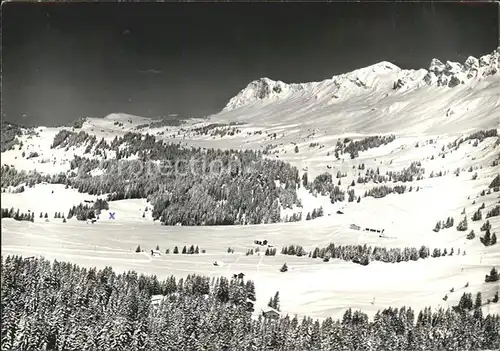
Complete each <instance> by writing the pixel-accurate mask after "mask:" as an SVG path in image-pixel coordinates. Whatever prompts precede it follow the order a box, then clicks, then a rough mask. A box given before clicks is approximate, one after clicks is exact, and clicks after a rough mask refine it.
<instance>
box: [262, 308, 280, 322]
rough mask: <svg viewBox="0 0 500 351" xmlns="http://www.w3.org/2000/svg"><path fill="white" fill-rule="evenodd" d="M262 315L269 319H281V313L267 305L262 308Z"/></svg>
mask: <svg viewBox="0 0 500 351" xmlns="http://www.w3.org/2000/svg"><path fill="white" fill-rule="evenodd" d="M262 316H263V317H264V318H268V319H279V318H280V313H279V311H277V310H275V309H274V308H272V307H269V306H266V307H265V308H263V309H262Z"/></svg>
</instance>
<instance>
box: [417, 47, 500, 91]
mask: <svg viewBox="0 0 500 351" xmlns="http://www.w3.org/2000/svg"><path fill="white" fill-rule="evenodd" d="M499 59H500V48H498V49H497V50H495V51H493V52H492V53H491V54H487V55H484V56H481V57H480V58H479V59H477V58H475V57H472V56H470V57H468V58H467V60H465V63H464V64H461V63H458V62H451V61H446V63H443V62H441V61H440V60H438V59H433V60H432V61H431V65H430V67H429V71H428V72H427V74H426V75H425V77H424V80H425V82H426V83H427V84H428V85H437V86H447V87H449V88H453V87H455V86H457V85H459V84H465V83H466V82H467V81H469V80H471V79H481V78H485V77H488V76H491V75H494V74H497V73H498V71H499V70H500V60H499Z"/></svg>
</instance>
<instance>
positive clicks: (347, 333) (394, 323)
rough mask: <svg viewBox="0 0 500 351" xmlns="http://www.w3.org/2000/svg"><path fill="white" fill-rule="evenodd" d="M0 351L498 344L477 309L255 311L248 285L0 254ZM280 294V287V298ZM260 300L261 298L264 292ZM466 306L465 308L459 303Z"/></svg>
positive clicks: (489, 318) (494, 321) (499, 325)
mask: <svg viewBox="0 0 500 351" xmlns="http://www.w3.org/2000/svg"><path fill="white" fill-rule="evenodd" d="M1 263H2V270H1V278H2V285H1V304H2V312H1V313H2V326H1V330H2V332H1V341H2V346H1V349H2V350H23V351H27V350H79V351H85V350H103V351H104V350H106V351H108V350H175V351H177V350H297V351H304V350H377V351H378V350H380V351H391V350H412V351H413V350H415V351H418V350H422V351H423V350H425V351H428V350H464V351H465V350H481V349H489V350H493V349H498V348H499V347H500V334H499V331H500V317H499V316H498V315H483V313H482V312H481V311H480V309H475V308H474V306H472V305H471V304H469V305H471V306H466V307H467V308H460V305H459V306H457V308H453V309H447V310H443V309H431V308H430V307H429V308H426V309H424V310H423V311H420V312H418V313H417V311H414V310H412V309H411V308H409V307H401V308H387V309H385V310H383V311H379V312H377V313H376V315H375V317H374V318H373V320H370V319H369V318H368V316H367V315H366V314H364V313H362V312H360V311H352V310H351V309H348V310H346V311H345V313H344V315H343V317H342V319H341V320H333V319H332V318H327V319H325V320H323V321H319V320H314V319H312V318H308V317H300V318H298V317H297V316H288V315H282V316H281V317H280V318H279V319H277V320H272V319H267V318H264V317H262V316H259V317H252V311H253V310H254V308H253V303H254V301H255V300H256V296H255V286H254V284H253V282H252V281H250V280H247V281H244V280H243V279H241V278H237V277H235V278H233V279H230V280H229V279H226V278H224V277H220V278H212V279H210V278H208V277H203V276H198V275H190V276H187V277H186V278H185V279H183V278H180V279H178V280H177V279H175V278H174V277H169V278H167V279H165V280H160V279H159V278H158V277H156V276H145V275H138V274H137V273H136V272H133V271H129V272H126V273H121V274H118V273H116V272H114V271H113V270H112V269H111V268H109V267H108V268H105V269H103V270H97V269H95V268H91V269H86V268H81V267H79V266H77V265H74V264H70V263H65V262H58V261H54V262H50V261H47V260H45V259H42V258H22V257H20V256H8V257H6V258H4V257H2V261H1ZM286 293H287V292H281V294H280V295H283V294H286ZM265 298H266V299H267V298H268V297H265ZM462 307H464V306H462Z"/></svg>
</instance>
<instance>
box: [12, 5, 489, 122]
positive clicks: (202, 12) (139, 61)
mask: <svg viewBox="0 0 500 351" xmlns="http://www.w3.org/2000/svg"><path fill="white" fill-rule="evenodd" d="M498 14H499V12H498V6H497V4H494V3H489V4H488V3H484V4H477V3H476V4H470V3H469V4H458V3H433V4H431V3H390V2H386V3H267V4H266V3H253V4H250V3H177V4H174V3H169V4H168V3H161V4H160V3H142V4H139V3H73V4H70V3H55V4H54V3H53V4H48V3H29V4H28V3H24V4H23V3H7V4H5V3H4V4H3V6H2V17H3V18H2V41H3V42H2V64H3V77H2V78H3V81H2V84H3V87H2V88H3V89H2V114H3V117H4V118H5V119H7V120H10V121H13V122H17V123H23V124H32V123H36V124H45V125H51V124H59V123H65V122H69V121H71V120H74V119H76V118H79V117H82V116H96V117H103V116H105V115H106V114H108V113H111V112H126V113H131V114H137V115H142V116H158V115H166V114H169V113H180V114H182V115H184V116H204V115H207V114H211V113H215V112H218V111H219V110H221V109H222V108H223V106H224V105H225V104H226V103H227V101H228V100H229V99H230V98H231V97H232V96H234V95H236V94H237V93H238V91H239V90H241V89H242V88H244V87H245V86H246V85H247V84H248V83H249V82H250V81H252V80H255V79H257V78H259V77H264V76H266V77H269V78H272V79H279V80H283V81H285V82H289V83H292V82H306V81H315V80H323V79H327V78H330V77H331V76H333V75H335V74H339V73H343V72H346V71H350V70H353V69H356V68H360V67H363V66H368V65H370V64H373V63H376V62H379V61H382V60H386V61H391V62H393V63H395V64H397V65H398V66H400V67H402V68H427V67H428V65H429V62H430V60H431V59H432V58H433V57H437V58H440V59H442V60H457V61H462V62H463V61H464V60H465V58H466V57H467V56H469V55H473V56H479V55H482V54H485V53H488V52H491V51H492V50H494V49H495V48H496V47H497V46H498V33H499V29H498V28H499V27H498V26H499V18H498ZM22 114H26V115H27V116H28V117H24V118H23V117H21V115H22Z"/></svg>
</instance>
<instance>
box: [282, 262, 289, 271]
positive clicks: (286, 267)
mask: <svg viewBox="0 0 500 351" xmlns="http://www.w3.org/2000/svg"><path fill="white" fill-rule="evenodd" d="M287 271H288V266H287V265H286V263H284V264H283V266H281V268H280V272H287Z"/></svg>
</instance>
